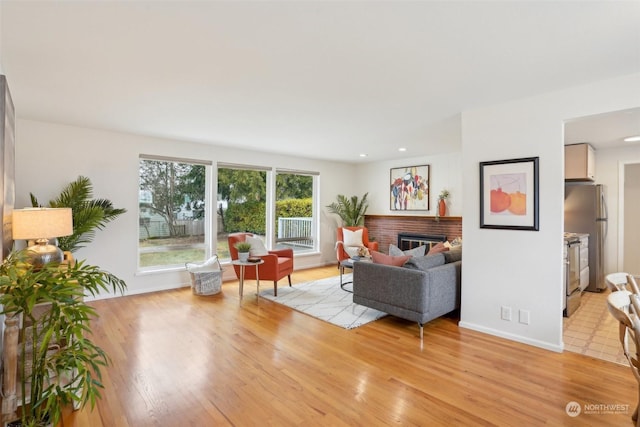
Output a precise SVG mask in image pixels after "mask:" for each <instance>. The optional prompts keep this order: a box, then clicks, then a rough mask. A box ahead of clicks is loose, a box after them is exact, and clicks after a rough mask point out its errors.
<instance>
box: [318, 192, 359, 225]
mask: <svg viewBox="0 0 640 427" xmlns="http://www.w3.org/2000/svg"><path fill="white" fill-rule="evenodd" d="M368 195H369V193H365V194H364V196H362V199H360V200H358V196H351V198H347V197H346V196H344V195H342V194H338V196H337V198H336V201H335V202H333V203H331V204H330V205H328V206H327V208H329V212H331V213H334V214H336V215H338V216H339V217H340V219H341V220H342V222H343V226H345V227H357V226H360V225H364V216H365V214H366V213H367V209H368V208H369V203H368V202H367V196H368Z"/></svg>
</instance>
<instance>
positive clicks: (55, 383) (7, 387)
mask: <svg viewBox="0 0 640 427" xmlns="http://www.w3.org/2000/svg"><path fill="white" fill-rule="evenodd" d="M27 252H28V250H27V249H23V250H21V251H16V252H12V253H11V254H10V255H9V257H7V259H5V260H4V261H3V262H2V264H1V265H0V304H1V305H2V314H4V315H5V316H6V319H5V331H4V348H3V359H4V360H3V364H4V366H3V373H4V378H3V385H2V392H3V394H4V397H3V402H2V415H3V421H11V420H14V419H16V418H18V417H17V407H18V405H19V404H20V405H21V411H20V413H21V415H20V417H19V422H20V423H21V425H22V426H23V427H25V426H44V425H47V424H51V425H54V426H55V425H57V423H58V421H59V420H60V417H61V411H62V408H63V407H64V406H66V405H73V406H74V407H75V408H79V407H83V406H85V405H86V404H87V403H90V404H91V407H93V406H94V405H95V401H96V399H98V398H100V392H99V390H100V389H101V388H103V385H102V384H101V372H100V371H101V369H102V367H104V366H107V365H108V363H109V358H108V356H107V354H106V353H105V352H104V351H103V350H102V349H101V348H100V347H98V346H97V345H95V344H94V343H93V342H92V341H91V339H90V337H91V326H90V321H91V319H93V318H95V317H96V316H97V313H96V312H95V310H94V309H93V308H92V307H91V306H89V305H87V304H86V303H85V302H84V296H85V292H88V293H89V294H91V295H97V294H98V293H99V292H100V291H101V290H105V291H109V290H113V292H116V291H119V292H121V293H123V292H124V290H125V289H126V284H125V282H124V281H123V280H121V279H119V278H117V277H116V276H114V275H112V274H111V273H108V272H106V271H103V270H101V269H100V268H99V267H96V266H91V265H88V264H85V263H84V262H83V261H79V262H73V261H71V262H68V263H63V264H59V263H57V262H50V263H46V264H44V265H42V266H35V265H33V264H30V263H29V259H30V257H29V255H28V253H27ZM18 388H19V391H18Z"/></svg>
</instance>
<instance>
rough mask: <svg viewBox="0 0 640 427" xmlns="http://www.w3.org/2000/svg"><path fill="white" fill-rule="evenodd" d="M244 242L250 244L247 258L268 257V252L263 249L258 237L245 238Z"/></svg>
mask: <svg viewBox="0 0 640 427" xmlns="http://www.w3.org/2000/svg"><path fill="white" fill-rule="evenodd" d="M246 242H247V243H249V244H251V249H249V256H263V255H269V251H268V250H267V248H265V246H264V243H262V240H260V239H259V238H258V237H251V236H247V238H246Z"/></svg>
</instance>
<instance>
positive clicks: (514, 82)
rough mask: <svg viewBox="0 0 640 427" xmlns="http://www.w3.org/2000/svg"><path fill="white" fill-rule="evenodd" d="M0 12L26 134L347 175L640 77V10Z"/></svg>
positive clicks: (83, 8)
mask: <svg viewBox="0 0 640 427" xmlns="http://www.w3.org/2000/svg"><path fill="white" fill-rule="evenodd" d="M0 8H1V9H0V12H1V17H2V21H1V27H0V28H1V33H0V34H1V36H0V37H1V50H0V52H1V55H2V56H1V62H2V68H3V72H4V73H5V74H6V75H7V78H8V80H9V84H10V87H11V91H12V95H13V99H14V103H15V105H16V111H17V114H18V117H21V118H28V119H35V120H43V121H51V122H57V123H65V124H72V125H77V126H86V127H92V128H101V129H110V130H116V131H122V132H129V133H135V134H143V135H151V136H157V137H165V138H171V139H177V140H184V141H197V142H204V143H213V144H220V145H231V146H236V147H246V148H250V149H256V150H264V151H270V152H277V153H289V154H294V155H300V156H305V157H312V158H321V159H332V160H334V159H337V160H344V161H349V162H359V161H375V160H381V159H391V158H399V157H403V158H406V157H408V156H418V155H425V154H434V153H439V152H446V151H452V150H456V149H459V141H460V135H459V132H460V130H459V119H458V117H459V114H460V112H462V111H465V110H468V109H473V108H477V107H480V106H484V105H489V104H492V103H497V102H502V101H506V100H510V99H517V98H521V97H525V96H529V95H534V94H538V93H542V92H546V91H553V90H557V89H561V88H565V87H569V86H575V85H580V84H584V83H587V82H591V81H596V80H602V79H606V78H611V77H615V76H620V75H625V74H631V73H636V72H640V25H638V22H640V2H638V1H629V2H615V1H605V2H563V1H560V2H522V1H514V2H483V1H470V2H435V1H422V2H420V1H418V2H408V1H386V2H385V1H377V2H355V1H348V2H340V1H323V2H322V1H321V2H312V1H304V2H292V1H287V2H274V1H260V2H243V1H229V2H222V1H216V2H213V1H185V0H183V1H119V2H116V1H91V2H89V1H87V2H80V1H73V2H72V1H68V2H62V1H42V2H38V1H11V0H3V1H2V2H1V3H0ZM639 106H640V100H639ZM398 147H406V148H407V150H408V151H407V152H406V153H399V152H398V151H397V149H398ZM360 153H367V154H368V155H369V156H368V157H367V158H366V159H361V158H359V157H358V155H359V154H360Z"/></svg>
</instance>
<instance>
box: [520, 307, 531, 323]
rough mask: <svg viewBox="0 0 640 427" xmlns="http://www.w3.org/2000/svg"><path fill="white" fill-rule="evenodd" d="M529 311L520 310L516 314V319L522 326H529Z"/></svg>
mask: <svg viewBox="0 0 640 427" xmlns="http://www.w3.org/2000/svg"><path fill="white" fill-rule="evenodd" d="M529 314H530V313H529V310H520V311H519V312H518V317H519V320H520V323H522V324H524V325H528V324H529Z"/></svg>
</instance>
